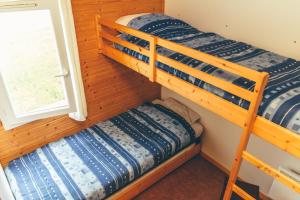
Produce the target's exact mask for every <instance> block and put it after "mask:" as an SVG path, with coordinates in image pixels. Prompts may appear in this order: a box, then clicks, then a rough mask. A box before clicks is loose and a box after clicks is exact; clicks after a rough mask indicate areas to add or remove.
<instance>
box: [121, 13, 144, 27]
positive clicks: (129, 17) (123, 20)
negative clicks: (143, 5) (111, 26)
mask: <svg viewBox="0 0 300 200" xmlns="http://www.w3.org/2000/svg"><path fill="white" fill-rule="evenodd" d="M147 14H149V13H140V14H134V15H126V16H123V17H120V18H119V19H117V20H116V21H115V22H116V23H117V24H120V25H123V26H127V25H128V23H129V22H130V21H131V20H133V19H134V18H137V17H140V16H143V15H147Z"/></svg>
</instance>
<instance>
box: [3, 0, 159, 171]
mask: <svg viewBox="0 0 300 200" xmlns="http://www.w3.org/2000/svg"><path fill="white" fill-rule="evenodd" d="M72 9H73V15H74V21H75V28H76V35H77V42H78V48H79V56H80V64H81V69H82V75H83V81H84V88H85V93H86V98H87V104H88V114H89V116H88V119H87V121H85V122H76V121H74V120H72V119H70V118H69V117H68V116H59V117H53V118H50V119H45V120H39V121H35V122H32V123H29V124H26V125H24V126H21V127H18V128H15V129H13V130H11V131H4V130H3V127H2V126H1V125H0V162H1V164H3V165H4V166H5V165H7V164H8V162H9V161H10V160H12V159H15V158H17V157H19V156H21V155H24V154H26V153H29V152H31V151H33V150H35V149H36V148H38V147H41V146H43V145H45V144H47V143H49V142H51V141H55V140H58V139H59V138H61V137H63V136H66V135H71V134H73V133H74V132H77V131H79V130H81V129H84V128H86V127H88V126H90V125H91V124H93V123H95V122H97V121H101V120H106V119H108V118H110V117H112V116H114V115H116V114H118V113H120V112H124V111H126V110H127V109H130V108H132V107H135V106H137V105H139V104H141V103H143V102H144V101H151V100H153V99H155V98H157V97H159V96H160V86H158V85H157V84H154V83H151V82H149V81H148V80H147V79H146V78H144V77H143V76H141V75H139V74H137V73H135V72H133V71H132V70H129V69H126V68H125V67H123V66H121V65H120V64H118V63H116V62H114V61H112V60H110V59H108V58H106V57H104V56H102V55H99V54H98V45H97V34H96V28H95V27H96V24H95V15H96V14H100V16H101V17H102V18H111V19H117V18H118V17H120V16H123V15H126V14H135V13H141V12H163V10H164V1H163V0H72ZM108 83H109V84H108Z"/></svg>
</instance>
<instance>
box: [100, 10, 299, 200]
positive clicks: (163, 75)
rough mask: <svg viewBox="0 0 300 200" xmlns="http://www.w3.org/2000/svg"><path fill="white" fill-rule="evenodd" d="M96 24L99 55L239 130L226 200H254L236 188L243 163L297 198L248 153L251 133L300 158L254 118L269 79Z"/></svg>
mask: <svg viewBox="0 0 300 200" xmlns="http://www.w3.org/2000/svg"><path fill="white" fill-rule="evenodd" d="M96 24H97V34H98V39H99V53H100V54H103V55H105V56H107V57H109V58H111V59H113V60H115V61H117V62H119V63H121V64H123V65H125V66H127V67H128V68H130V69H132V70H134V71H136V72H138V73H140V74H142V75H144V76H146V77H148V78H149V79H150V80H151V81H153V82H157V83H159V84H160V85H162V86H164V87H166V88H168V89H170V90H173V91H174V92H176V93H178V94H180V95H182V96H184V97H186V98H188V99H190V100H191V101H193V102H195V103H196V104H198V105H200V106H203V107H205V108H206V109H208V110H210V111H212V112H214V113H216V114H218V115H220V116H222V117H223V118H225V119H226V120H228V121H230V122H232V123H233V124H236V125H237V126H239V127H241V128H242V129H243V132H242V135H241V137H240V143H239V145H238V148H237V152H236V156H235V159H234V161H233V165H232V169H231V173H230V177H229V181H228V185H227V188H226V191H225V194H224V200H229V199H230V197H231V194H232V192H233V191H234V192H235V193H237V194H238V195H240V196H241V197H243V198H244V199H254V198H253V197H251V196H250V195H249V194H247V193H246V192H245V191H244V190H242V189H241V188H239V187H238V186H237V185H235V181H236V179H237V175H238V172H239V169H240V166H241V163H242V161H243V160H246V161H248V162H249V163H250V164H252V165H254V166H256V167H257V168H258V169H260V170H262V171H263V172H265V173H266V174H268V175H270V176H272V177H273V178H275V179H277V180H278V181H280V182H282V183H283V184H286V185H287V186H289V187H290V188H292V189H293V190H295V191H296V192H298V193H300V184H298V183H297V182H296V181H294V180H292V179H291V178H289V177H287V176H285V175H284V174H282V173H280V172H279V171H277V170H276V169H274V168H273V167H271V166H269V165H268V164H266V163H264V162H263V161H261V160H259V159H257V158H256V157H255V156H253V155H251V154H250V153H249V152H247V151H246V148H247V144H248V141H249V138H250V135H251V133H253V134H255V135H256V136H258V137H260V138H262V139H263V140H265V141H267V142H269V143H271V144H273V145H275V146H276V147H278V148H280V149H281V150H283V151H285V152H287V153H290V154H292V155H294V156H296V157H298V158H300V136H299V135H297V134H295V133H294V132H292V131H290V130H288V129H285V128H283V127H281V126H279V125H277V124H275V123H273V122H271V121H269V120H267V119H265V118H263V117H261V116H257V110H258V108H259V105H260V103H261V99H262V95H263V91H264V88H265V86H266V83H267V80H268V74H267V73H265V72H257V71H255V70H251V69H249V68H247V67H244V66H241V65H238V64H235V63H232V62H228V61H226V60H223V59H220V58H217V57H215V56H211V55H209V54H206V53H203V52H200V51H197V50H194V49H191V48H188V47H185V46H182V45H179V44H176V43H173V42H170V41H167V40H164V39H162V38H159V37H155V36H153V35H150V34H147V33H144V32H141V31H138V30H135V29H132V28H129V27H126V26H122V25H119V24H117V23H115V22H114V21H111V20H107V19H101V18H100V16H96ZM120 32H122V33H126V34H129V35H132V36H135V37H138V38H141V39H143V40H146V41H148V42H149V49H146V48H142V47H140V46H137V45H135V44H132V43H130V42H127V41H125V40H122V39H121V38H119V37H117V35H118V34H119V33H120ZM113 44H119V45H121V46H123V47H127V48H129V49H131V50H134V51H136V52H138V53H141V54H143V55H146V56H148V57H149V63H145V62H143V61H141V60H138V59H136V58H134V57H132V56H130V55H128V54H126V53H124V52H122V51H120V50H118V49H116V48H114V46H113ZM156 46H161V47H164V48H167V49H169V50H172V51H174V52H180V53H182V54H185V55H188V56H189V57H192V58H194V59H197V60H199V61H202V62H205V63H208V64H210V65H213V66H215V67H218V68H220V69H222V70H224V71H227V72H230V73H233V74H236V75H239V76H242V77H245V78H247V79H249V80H252V81H254V82H255V83H256V85H255V89H254V91H253V92H252V91H249V90H246V89H243V88H241V87H239V86H237V85H234V84H232V83H230V82H227V81H224V80H222V79H220V78H217V77H214V76H212V75H210V74H207V73H205V72H202V71H200V70H197V69H194V68H191V67H189V66H187V65H185V64H182V63H180V62H177V61H175V60H172V59H170V58H168V57H165V56H163V55H160V54H158V53H157V52H156ZM157 61H159V62H161V63H164V64H167V65H169V66H171V67H173V68H175V69H177V70H179V71H182V72H185V73H187V74H190V75H191V76H194V77H196V78H199V79H201V80H203V81H205V82H207V83H209V84H211V85H214V86H216V87H218V88H220V89H222V90H224V91H227V92H229V93H231V94H234V95H237V96H239V97H241V98H242V99H245V100H247V101H249V102H250V107H249V109H248V110H246V109H243V108H241V107H240V106H238V105H235V104H233V103H230V102H228V101H226V100H224V99H222V98H220V97H218V96H216V95H214V94H212V93H210V92H208V91H206V90H204V89H201V88H199V87H197V86H195V85H193V84H191V83H189V82H186V81H184V80H182V79H180V78H178V77H176V76H174V75H171V74H169V73H167V72H165V71H163V70H161V69H159V68H157V67H156V64H155V63H156V62H157ZM139 191H141V190H139ZM116 195H117V196H118V197H120V196H119V195H120V194H118V193H117V194H116ZM132 197H133V196H132Z"/></svg>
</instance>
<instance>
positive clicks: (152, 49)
mask: <svg viewBox="0 0 300 200" xmlns="http://www.w3.org/2000/svg"><path fill="white" fill-rule="evenodd" d="M156 44H157V38H156V37H154V36H153V37H151V40H150V44H149V48H150V56H149V65H150V68H151V69H150V73H149V80H150V81H152V82H155V81H156V62H155V61H156Z"/></svg>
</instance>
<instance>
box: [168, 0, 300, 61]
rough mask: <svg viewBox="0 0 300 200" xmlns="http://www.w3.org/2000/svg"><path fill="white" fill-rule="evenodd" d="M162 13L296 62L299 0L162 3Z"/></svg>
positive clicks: (179, 0) (298, 54)
mask: <svg viewBox="0 0 300 200" xmlns="http://www.w3.org/2000/svg"><path fill="white" fill-rule="evenodd" d="M165 1H166V9H165V10H166V13H167V14H169V15H171V16H174V17H178V18H181V19H183V20H185V21H187V22H189V23H191V24H192V25H194V26H196V27H198V28H200V29H201V30H203V31H212V32H217V33H219V34H221V35H223V36H226V37H228V38H231V39H235V40H239V41H243V42H247V43H250V44H252V45H255V46H257V47H260V48H264V49H266V50H269V51H274V52H276V53H279V54H281V55H285V56H289V57H292V58H297V59H299V60H300V1H299V0H165Z"/></svg>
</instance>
